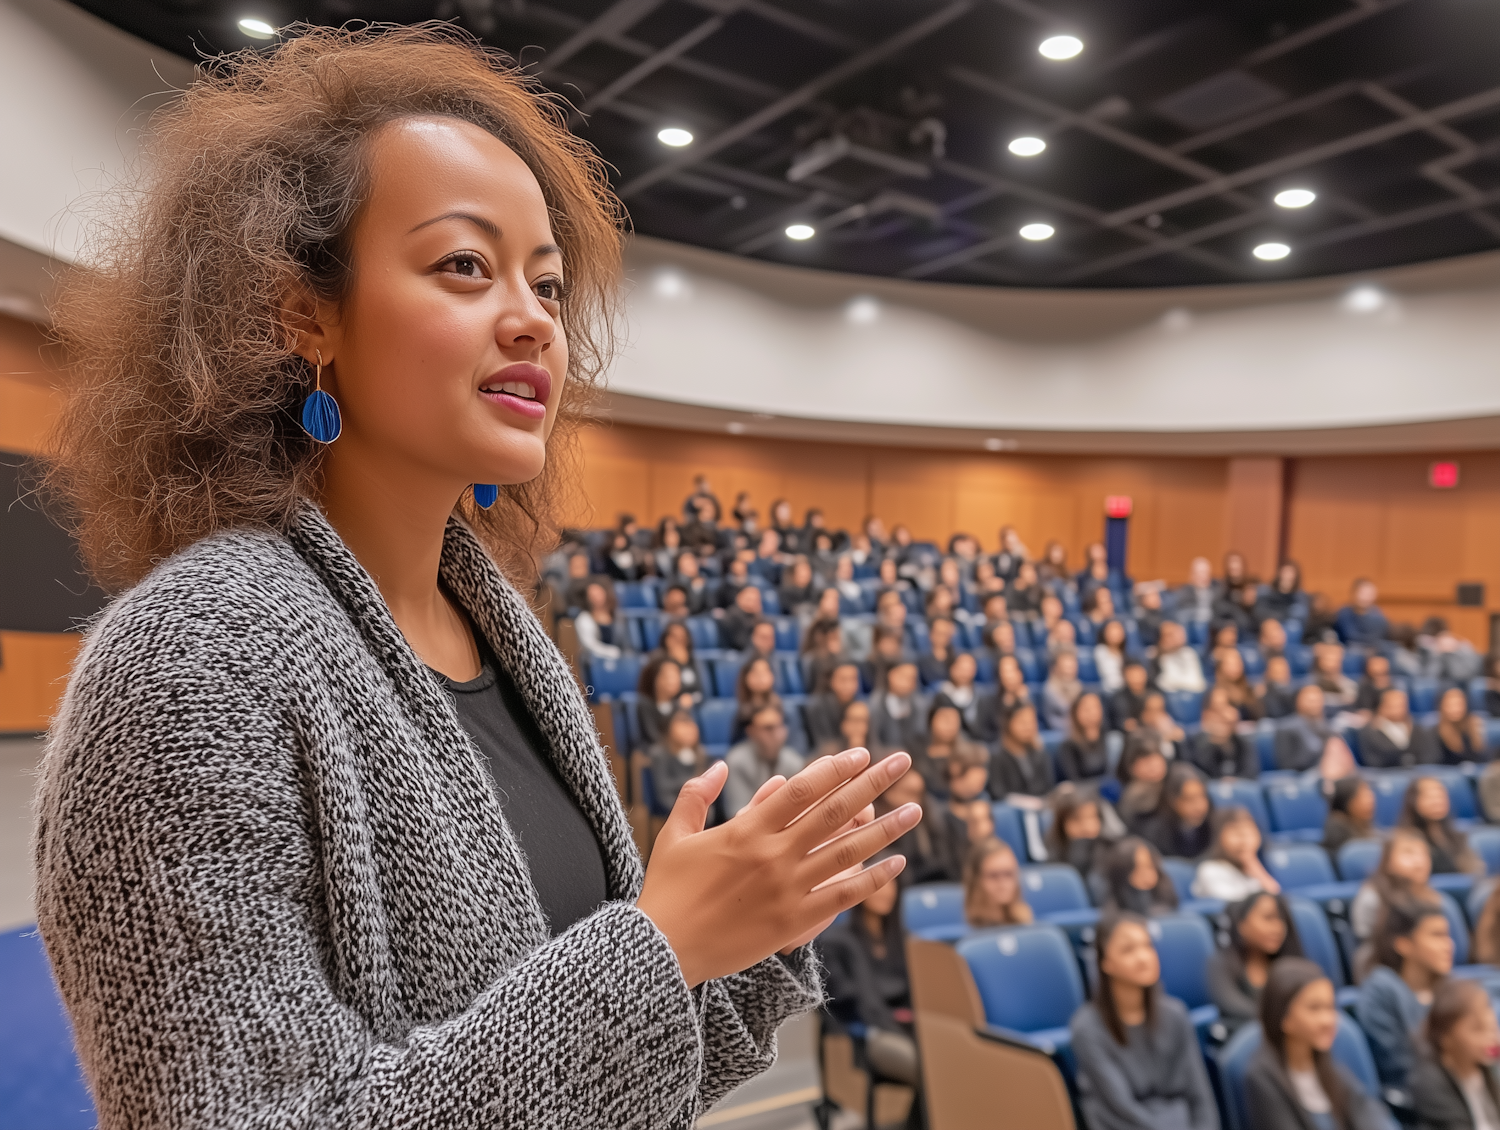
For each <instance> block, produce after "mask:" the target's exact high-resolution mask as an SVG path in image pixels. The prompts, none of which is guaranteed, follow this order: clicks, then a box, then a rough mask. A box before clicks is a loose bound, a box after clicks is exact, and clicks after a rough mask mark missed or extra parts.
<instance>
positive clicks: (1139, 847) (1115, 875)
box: [1089, 836, 1177, 914]
mask: <svg viewBox="0 0 1500 1130" xmlns="http://www.w3.org/2000/svg"><path fill="white" fill-rule="evenodd" d="M1089 889H1090V890H1091V891H1092V892H1093V893H1094V896H1095V901H1096V902H1098V903H1099V905H1100V906H1101V907H1102V908H1103V909H1104V910H1105V911H1106V912H1108V911H1111V910H1114V911H1119V910H1128V911H1131V912H1133V913H1135V914H1171V913H1172V912H1173V911H1175V910H1176V909H1177V888H1176V887H1175V886H1174V885H1173V883H1172V876H1170V875H1168V874H1167V872H1166V869H1165V868H1163V867H1162V865H1161V853H1160V852H1158V851H1157V850H1156V848H1155V847H1154V846H1153V845H1152V844H1150V843H1148V842H1147V841H1145V840H1143V839H1141V838H1140V837H1139V836H1126V837H1125V838H1124V839H1123V840H1121V841H1120V842H1119V843H1117V844H1115V845H1114V846H1113V847H1111V848H1110V849H1109V850H1108V852H1106V853H1105V856H1104V865H1103V867H1102V868H1101V869H1100V870H1099V871H1096V872H1095V874H1094V880H1093V881H1092V882H1091V883H1090V884H1089Z"/></svg>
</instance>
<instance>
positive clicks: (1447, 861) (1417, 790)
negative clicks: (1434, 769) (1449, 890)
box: [1396, 777, 1484, 875]
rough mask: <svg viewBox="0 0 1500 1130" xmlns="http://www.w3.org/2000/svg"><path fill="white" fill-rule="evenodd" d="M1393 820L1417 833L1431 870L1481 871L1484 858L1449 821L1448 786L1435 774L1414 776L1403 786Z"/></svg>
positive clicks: (1443, 873)
mask: <svg viewBox="0 0 1500 1130" xmlns="http://www.w3.org/2000/svg"><path fill="white" fill-rule="evenodd" d="M1396 823H1397V824H1398V825H1399V826H1400V827H1402V828H1410V829H1411V830H1412V831H1413V832H1415V833H1416V834H1417V835H1419V836H1421V837H1422V839H1423V841H1425V842H1426V844H1427V850H1428V852H1430V853H1431V855H1432V873H1433V874H1434V875H1451V874H1454V873H1455V872H1459V871H1462V872H1466V873H1468V874H1470V875H1483V874H1484V860H1482V859H1480V858H1479V855H1478V853H1476V852H1475V851H1474V849H1473V848H1471V847H1470V846H1469V838H1468V837H1467V836H1465V835H1464V834H1463V833H1462V832H1460V831H1459V830H1458V829H1457V828H1456V827H1455V826H1454V824H1453V816H1452V812H1451V801H1450V800H1449V797H1448V788H1447V786H1446V785H1444V784H1443V782H1442V781H1439V780H1438V779H1437V778H1436V777H1418V778H1417V779H1416V780H1414V781H1413V782H1412V783H1411V784H1410V785H1408V786H1407V787H1406V797H1405V799H1404V800H1403V801H1402V802H1401V815H1400V817H1399V818H1398V819H1397V821H1396Z"/></svg>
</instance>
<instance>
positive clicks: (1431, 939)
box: [1393, 914, 1453, 977]
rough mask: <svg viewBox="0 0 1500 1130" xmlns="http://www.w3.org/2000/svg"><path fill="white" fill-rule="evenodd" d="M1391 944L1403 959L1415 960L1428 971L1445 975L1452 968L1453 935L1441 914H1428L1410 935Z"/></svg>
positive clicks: (1440, 975) (1441, 975)
mask: <svg viewBox="0 0 1500 1130" xmlns="http://www.w3.org/2000/svg"><path fill="white" fill-rule="evenodd" d="M1393 944H1394V946H1395V949H1396V952H1397V953H1398V954H1400V955H1401V957H1402V958H1403V959H1404V960H1406V961H1414V962H1416V963H1417V964H1418V965H1420V966H1421V967H1422V968H1423V969H1425V970H1427V972H1429V973H1433V974H1436V975H1437V976H1439V977H1446V976H1447V975H1448V973H1449V972H1450V971H1451V970H1452V969H1453V935H1452V934H1451V933H1449V931H1448V919H1446V918H1445V917H1443V916H1442V915H1441V914H1429V915H1428V916H1427V917H1425V918H1423V919H1422V921H1420V922H1418V923H1417V928H1416V929H1415V930H1413V931H1412V932H1411V936H1410V937H1407V938H1397V939H1396V940H1395V942H1394V943H1393Z"/></svg>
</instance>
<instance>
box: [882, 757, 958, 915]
mask: <svg viewBox="0 0 1500 1130" xmlns="http://www.w3.org/2000/svg"><path fill="white" fill-rule="evenodd" d="M903 804H915V805H919V806H920V807H921V809H922V819H921V820H920V821H918V822H917V825H916V827H914V828H911V829H909V830H908V831H906V832H903V833H902V835H901V838H900V839H898V840H897V841H896V842H895V843H893V844H892V845H891V850H892V851H893V852H895V853H896V854H898V855H902V856H905V857H906V869H905V870H904V871H902V872H901V874H900V876H899V877H898V881H899V882H900V884H901V887H902V889H903V890H904V889H905V888H907V887H911V886H915V885H917V884H919V883H958V882H962V880H963V877H964V857H965V853H967V852H968V850H969V832H968V829H967V828H966V827H965V826H964V822H963V821H962V820H961V819H960V818H959V817H957V816H955V815H954V814H953V813H952V812H950V811H949V809H948V806H947V805H946V804H942V803H940V802H938V801H937V800H936V799H935V798H934V797H933V796H932V795H931V794H930V793H929V792H928V791H927V783H926V782H925V781H924V780H923V779H922V774H920V773H918V772H917V771H916V770H915V769H908V770H907V771H906V772H905V773H904V774H902V775H901V776H900V777H899V778H897V780H896V781H895V782H894V783H893V784H891V785H890V787H889V788H887V789H886V790H885V792H884V793H882V794H881V796H880V798H879V799H878V800H877V801H876V804H875V811H876V813H877V815H880V816H883V815H885V814H886V813H887V812H894V811H895V810H896V809H898V808H900V807H901V806H902V805H903Z"/></svg>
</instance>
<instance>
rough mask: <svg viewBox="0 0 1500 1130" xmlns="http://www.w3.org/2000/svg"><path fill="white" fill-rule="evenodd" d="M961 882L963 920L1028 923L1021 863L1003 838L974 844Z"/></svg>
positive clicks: (990, 923)
mask: <svg viewBox="0 0 1500 1130" xmlns="http://www.w3.org/2000/svg"><path fill="white" fill-rule="evenodd" d="M918 827H921V825H918ZM963 883H964V921H965V922H967V923H968V924H969V925H970V926H976V927H989V926H1025V925H1028V924H1029V923H1030V922H1031V920H1032V914H1031V907H1029V906H1027V905H1026V896H1025V895H1024V894H1023V893H1022V891H1021V864H1020V862H1019V861H1018V860H1017V859H1016V853H1015V852H1014V851H1012V850H1011V848H1010V845H1009V844H1007V843H1006V842H1005V841H1004V840H997V839H995V838H994V837H991V838H990V839H988V840H982V841H981V842H979V843H977V844H975V845H974V847H973V848H972V849H971V850H970V852H969V857H968V859H966V860H965V861H964V878H963Z"/></svg>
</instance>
